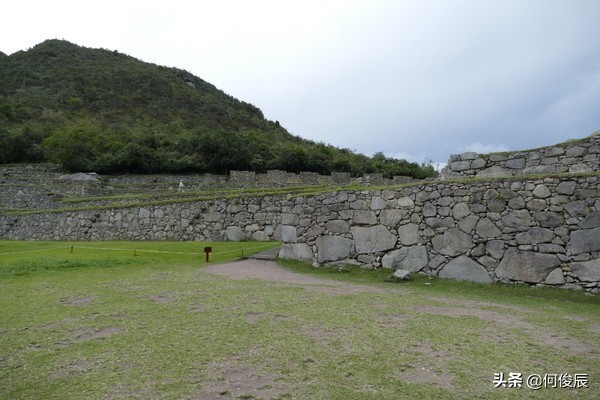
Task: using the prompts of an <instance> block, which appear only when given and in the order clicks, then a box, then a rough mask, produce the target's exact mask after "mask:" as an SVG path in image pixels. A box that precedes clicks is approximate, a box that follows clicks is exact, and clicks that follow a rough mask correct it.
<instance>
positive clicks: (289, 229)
mask: <svg viewBox="0 0 600 400" xmlns="http://www.w3.org/2000/svg"><path fill="white" fill-rule="evenodd" d="M281 240H282V241H283V242H284V243H296V241H298V236H297V232H296V227H295V226H291V225H284V226H282V227H281Z"/></svg>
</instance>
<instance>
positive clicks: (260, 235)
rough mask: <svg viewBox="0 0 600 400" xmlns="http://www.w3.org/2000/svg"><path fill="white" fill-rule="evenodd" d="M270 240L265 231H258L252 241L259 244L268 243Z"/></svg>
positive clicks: (253, 234)
mask: <svg viewBox="0 0 600 400" xmlns="http://www.w3.org/2000/svg"><path fill="white" fill-rule="evenodd" d="M269 239H270V238H269V235H267V234H266V233H265V232H263V231H256V232H253V233H252V240H256V241H257V242H266V241H268V240H269Z"/></svg>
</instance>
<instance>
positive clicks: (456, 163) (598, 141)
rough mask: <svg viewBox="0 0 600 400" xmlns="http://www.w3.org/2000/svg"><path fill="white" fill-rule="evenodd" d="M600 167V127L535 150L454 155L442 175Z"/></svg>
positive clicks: (503, 174) (573, 170)
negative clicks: (576, 137)
mask: <svg viewBox="0 0 600 400" xmlns="http://www.w3.org/2000/svg"><path fill="white" fill-rule="evenodd" d="M590 171H595V172H598V171H600V131H598V132H596V133H594V134H593V135H591V136H589V137H587V138H585V139H582V140H574V141H570V142H565V143H562V144H559V145H556V146H551V147H543V148H539V149H533V150H525V151H516V152H506V153H491V154H478V153H474V152H467V153H463V154H459V155H455V154H453V155H451V156H450V159H449V160H448V165H447V166H446V168H445V169H444V170H443V171H442V174H441V178H442V179H460V178H472V177H509V176H515V175H527V174H554V173H564V172H570V173H580V172H590Z"/></svg>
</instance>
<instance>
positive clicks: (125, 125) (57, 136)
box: [0, 40, 434, 178]
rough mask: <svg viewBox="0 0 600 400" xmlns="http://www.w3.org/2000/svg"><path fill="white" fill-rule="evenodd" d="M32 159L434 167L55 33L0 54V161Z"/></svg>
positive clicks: (178, 165) (103, 164)
mask: <svg viewBox="0 0 600 400" xmlns="http://www.w3.org/2000/svg"><path fill="white" fill-rule="evenodd" d="M39 161H54V162H57V163H59V164H61V165H63V166H64V167H65V168H67V169H70V170H78V171H96V172H100V173H111V172H142V173H156V172H186V171H189V172H192V171H193V172H211V173H226V172H227V171H229V170H232V169H237V170H255V171H257V172H262V171H265V170H267V169H283V170H287V171H290V172H298V171H314V172H319V173H322V174H328V173H330V172H331V171H340V172H341V171H346V172H351V173H353V174H354V175H358V174H362V173H365V172H375V171H378V172H383V173H384V174H385V175H387V176H392V175H409V176H413V177H416V178H421V177H426V176H431V175H432V174H433V173H434V171H433V169H432V168H431V167H422V166H419V165H418V164H415V163H409V162H407V161H404V160H394V159H390V158H387V157H384V156H383V155H382V154H377V155H376V156H375V157H372V158H369V157H366V156H364V155H361V154H356V153H353V152H352V151H350V150H347V149H338V148H336V147H333V146H331V145H328V144H323V143H315V142H312V141H308V140H305V139H302V138H299V137H296V136H293V135H291V134H289V133H288V132H287V131H286V130H285V129H284V128H283V127H281V126H280V125H279V123H278V122H272V121H268V120H266V119H265V118H264V116H263V114H262V112H261V111H260V110H259V109H258V108H257V107H255V106H253V105H252V104H248V103H245V102H243V101H239V100H237V99H235V98H233V97H232V96H229V95H227V94H225V93H224V92H222V91H221V90H219V89H217V88H216V87H215V86H213V85H211V84H210V83H208V82H205V81H204V80H202V79H200V78H198V77H196V76H194V75H192V74H190V73H189V72H186V71H184V70H180V69H177V68H167V67H162V66H158V65H155V64H150V63H145V62H142V61H139V60H137V59H135V58H133V57H130V56H127V55H124V54H121V53H118V52H116V51H109V50H104V49H90V48H85V47H80V46H77V45H74V44H72V43H69V42H67V41H62V40H48V41H45V42H43V43H41V44H39V45H37V46H35V47H33V48H31V49H29V50H27V51H19V52H17V53H14V54H11V55H10V56H6V55H5V54H3V53H0V163H18V162H39Z"/></svg>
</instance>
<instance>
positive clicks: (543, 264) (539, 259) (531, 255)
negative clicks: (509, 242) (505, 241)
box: [495, 248, 560, 283]
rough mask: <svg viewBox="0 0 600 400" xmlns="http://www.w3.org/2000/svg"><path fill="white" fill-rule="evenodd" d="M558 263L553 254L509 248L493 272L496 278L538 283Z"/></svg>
mask: <svg viewBox="0 0 600 400" xmlns="http://www.w3.org/2000/svg"><path fill="white" fill-rule="evenodd" d="M559 265H560V260H559V259H558V257H556V256H554V255H550V254H540V253H536V252H532V251H521V250H517V249H515V248H510V249H508V250H507V251H506V252H505V253H504V257H503V258H502V261H501V262H500V265H498V267H497V268H496V271H495V272H496V276H497V277H498V278H503V279H510V280H513V281H523V282H530V283H540V282H541V281H543V280H544V279H546V277H547V276H548V274H549V273H550V271H552V270H553V269H554V268H556V267H557V266H559Z"/></svg>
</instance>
